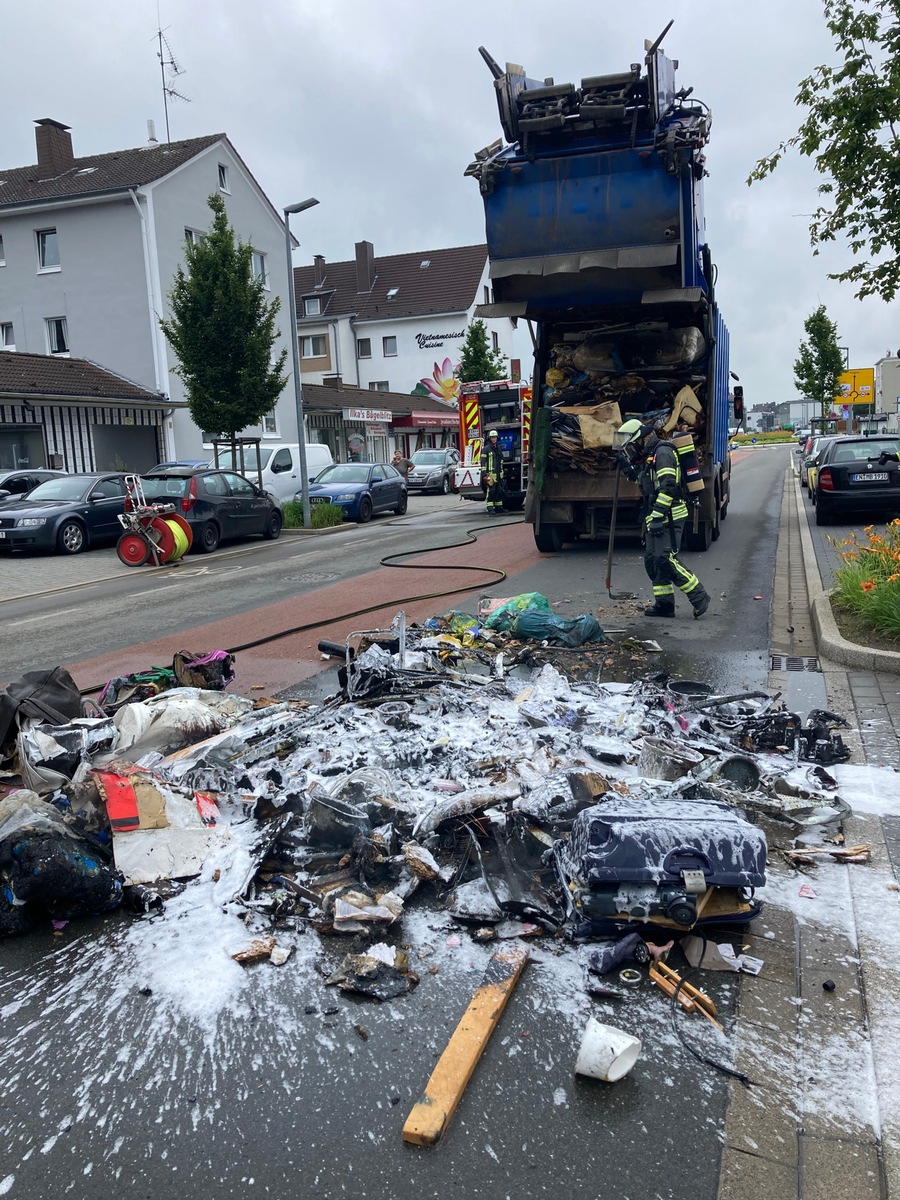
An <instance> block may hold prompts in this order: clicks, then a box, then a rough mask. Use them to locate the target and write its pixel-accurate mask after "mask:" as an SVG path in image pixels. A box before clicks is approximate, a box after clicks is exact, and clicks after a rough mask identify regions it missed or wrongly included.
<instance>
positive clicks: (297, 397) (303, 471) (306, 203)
mask: <svg viewBox="0 0 900 1200" xmlns="http://www.w3.org/2000/svg"><path fill="white" fill-rule="evenodd" d="M318 203H319V202H318V200H315V199H314V198H313V197H310V198H309V200H301V201H300V203H299V204H289V205H288V206H287V208H285V209H283V210H282V211H283V212H284V248H285V253H286V255H287V271H288V302H289V304H290V310H291V348H292V351H293V356H292V357H293V363H294V403H295V404H296V408H297V442H298V444H299V447H300V491H301V493H302V496H303V528H304V529H309V528H310V525H311V521H310V515H309V470H308V468H307V465H306V431H305V429H304V426H303V384H302V382H301V380H300V352H299V349H298V346H297V298H296V296H295V295H294V259H293V255H292V254H291V226H290V221H289V220H288V218H289V217H290V215H291V213H299V212H303V211H304V210H305V209H307V208H312V207H313V205H314V204H318Z"/></svg>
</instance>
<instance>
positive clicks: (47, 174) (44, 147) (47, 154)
mask: <svg viewBox="0 0 900 1200" xmlns="http://www.w3.org/2000/svg"><path fill="white" fill-rule="evenodd" d="M35 125H36V126H37V128H36V129H35V131H34V140H35V142H36V144H37V165H38V174H39V175H40V178H41V179H55V178H56V177H57V176H58V175H62V173H63V172H64V171H68V170H69V168H70V167H74V166H75V155H74V154H73V153H72V135H71V133H70V132H69V126H68V125H62V124H60V122H59V121H51V120H50V118H49V117H44V118H43V120H40V121H35Z"/></svg>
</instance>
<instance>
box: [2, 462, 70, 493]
mask: <svg viewBox="0 0 900 1200" xmlns="http://www.w3.org/2000/svg"><path fill="white" fill-rule="evenodd" d="M59 475H65V471H51V470H50V469H49V467H32V468H26V469H23V470H20V471H0V501H3V500H8V499H9V497H10V496H16V497H18V496H27V495H28V493H29V492H30V491H31V490H32V488H36V487H37V485H38V484H39V483H44V482H46V480H48V479H56V478H57V477H58V476H59Z"/></svg>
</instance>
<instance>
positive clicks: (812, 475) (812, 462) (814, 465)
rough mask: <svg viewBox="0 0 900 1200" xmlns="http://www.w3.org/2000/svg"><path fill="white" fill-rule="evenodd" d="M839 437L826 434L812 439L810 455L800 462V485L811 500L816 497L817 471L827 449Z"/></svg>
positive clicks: (834, 434)
mask: <svg viewBox="0 0 900 1200" xmlns="http://www.w3.org/2000/svg"><path fill="white" fill-rule="evenodd" d="M838 436H839V435H838V434H836V433H826V434H824V435H822V436H819V437H814V438H812V439H811V441H812V444H811V446H810V449H809V453H808V454H806V455H804V457H803V458H802V459H801V460H800V484H801V486H802V487H805V488H806V491H807V494H808V496H809V498H810V500H812V499H813V497H814V495H815V490H814V489H815V486H816V471H817V469H818V466H819V462H820V460H821V458H822V454H823V452H824V450H825V447H826V446H827V445H828V443H829V442H833V441H834V439H835V438H836V437H838Z"/></svg>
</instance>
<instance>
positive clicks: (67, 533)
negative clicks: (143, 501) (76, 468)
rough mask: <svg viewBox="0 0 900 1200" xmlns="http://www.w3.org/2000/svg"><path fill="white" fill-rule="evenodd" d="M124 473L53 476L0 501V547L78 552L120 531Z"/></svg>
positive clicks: (115, 536) (123, 496) (67, 552)
mask: <svg viewBox="0 0 900 1200" xmlns="http://www.w3.org/2000/svg"><path fill="white" fill-rule="evenodd" d="M124 511H125V475H124V474H123V473H121V472H118V471H116V472H111V473H108V474H102V475H101V474H90V475H59V476H57V477H55V478H53V479H47V480H45V481H44V483H39V484H38V485H37V487H36V488H34V489H33V490H32V491H31V492H29V493H28V495H27V496H25V497H23V498H22V499H20V500H3V501H0V547H3V548H6V549H10V550H18V549H23V548H28V549H32V550H58V551H59V552H60V554H78V553H79V552H80V551H82V550H86V549H87V548H88V546H91V545H93V544H94V543H95V542H101V541H105V540H108V539H111V538H117V537H118V536H119V534H120V533H121V532H122V526H121V525H120V524H119V513H122V512H124Z"/></svg>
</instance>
